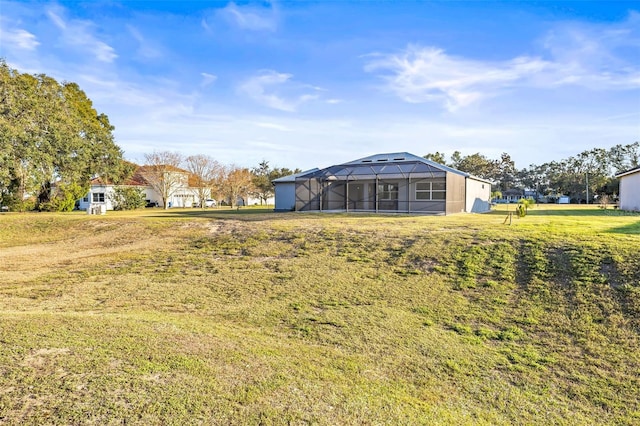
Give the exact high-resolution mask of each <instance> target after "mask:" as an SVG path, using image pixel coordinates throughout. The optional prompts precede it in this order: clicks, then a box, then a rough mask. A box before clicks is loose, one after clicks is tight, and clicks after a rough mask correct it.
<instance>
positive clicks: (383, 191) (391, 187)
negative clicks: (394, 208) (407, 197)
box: [378, 183, 398, 200]
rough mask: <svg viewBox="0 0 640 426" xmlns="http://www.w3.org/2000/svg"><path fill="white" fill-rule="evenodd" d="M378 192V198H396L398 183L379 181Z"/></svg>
mask: <svg viewBox="0 0 640 426" xmlns="http://www.w3.org/2000/svg"><path fill="white" fill-rule="evenodd" d="M378 194H379V199H380V200H397V199H398V184H397V183H381V184H380V185H378Z"/></svg>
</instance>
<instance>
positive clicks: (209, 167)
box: [140, 151, 300, 208]
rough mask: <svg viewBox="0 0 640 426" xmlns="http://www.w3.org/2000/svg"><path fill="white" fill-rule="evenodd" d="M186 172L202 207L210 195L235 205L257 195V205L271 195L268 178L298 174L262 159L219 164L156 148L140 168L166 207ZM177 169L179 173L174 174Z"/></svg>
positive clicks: (200, 157)
mask: <svg viewBox="0 0 640 426" xmlns="http://www.w3.org/2000/svg"><path fill="white" fill-rule="evenodd" d="M182 170H184V171H186V172H188V176H189V178H190V181H189V182H187V185H188V186H190V187H192V188H194V189H195V190H196V191H197V196H198V197H197V198H198V200H200V204H201V206H204V205H203V204H202V203H203V200H205V199H208V198H211V199H213V200H216V201H217V202H218V203H226V204H228V205H230V206H231V207H235V206H236V203H237V202H238V200H239V199H244V200H245V202H246V198H247V197H249V196H252V197H255V198H258V199H259V200H260V204H262V203H263V202H264V203H265V204H266V203H267V200H268V199H269V198H271V197H272V196H273V195H274V189H273V185H272V183H271V181H273V180H274V179H277V178H279V177H282V176H288V175H290V174H293V173H299V172H300V170H299V169H295V170H290V169H288V168H277V167H270V166H269V162H268V161H266V160H263V161H262V162H261V163H260V164H259V165H258V166H256V167H254V168H252V169H249V168H246V167H239V166H237V165H235V164H230V165H225V164H221V163H219V162H218V161H217V160H215V159H214V158H213V157H211V156H209V155H203V154H198V155H190V156H187V157H185V156H183V155H182V154H180V153H179V152H174V151H155V152H153V153H149V154H145V165H144V166H143V167H141V168H140V173H141V175H142V177H143V178H144V180H145V181H146V182H147V183H148V184H149V185H150V186H151V187H152V188H153V189H154V190H155V191H156V192H157V193H158V194H160V197H161V198H162V203H163V205H164V207H165V208H167V207H168V200H169V199H170V198H171V196H172V195H173V194H174V193H175V192H176V191H178V190H179V189H180V188H181V187H183V186H184V184H185V182H183V181H182V179H184V174H182V173H180V171H182ZM176 172H178V173H176Z"/></svg>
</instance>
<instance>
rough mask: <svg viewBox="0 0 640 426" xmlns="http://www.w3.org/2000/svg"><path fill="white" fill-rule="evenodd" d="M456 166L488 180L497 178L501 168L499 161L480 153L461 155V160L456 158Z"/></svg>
mask: <svg viewBox="0 0 640 426" xmlns="http://www.w3.org/2000/svg"><path fill="white" fill-rule="evenodd" d="M456 152H457V151H456ZM454 154H455V152H454ZM452 159H453V155H452ZM454 167H455V168H456V169H458V170H461V171H463V172H467V173H469V174H472V175H474V176H477V177H479V178H482V179H487V180H495V179H496V176H497V175H498V170H499V167H498V162H497V161H495V160H490V159H488V158H487V157H485V156H484V155H482V154H480V153H475V154H471V155H467V156H465V157H461V158H460V159H459V160H458V159H456V165H455V166H454Z"/></svg>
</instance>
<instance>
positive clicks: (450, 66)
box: [365, 12, 640, 111]
mask: <svg viewBox="0 0 640 426" xmlns="http://www.w3.org/2000/svg"><path fill="white" fill-rule="evenodd" d="M638 52H640V14H638V13H635V12H632V13H631V14H630V15H629V18H628V19H627V20H626V21H624V22H622V23H619V24H614V25H611V24H610V25H608V26H605V25H604V24H597V25H596V24H585V23H560V24H557V25H556V26H555V27H554V28H553V29H552V30H551V31H549V32H548V33H547V34H546V35H545V36H544V37H543V39H542V43H541V52H540V55H539V56H538V57H531V56H524V55H523V56H519V57H516V58H513V59H509V60H504V61H482V60H475V59H469V58H465V57H461V56H454V55H450V54H448V53H446V52H445V51H444V50H443V49H440V48H437V47H433V46H418V45H410V46H408V47H407V48H406V49H404V50H402V51H400V52H398V53H392V54H380V53H375V54H371V55H367V56H366V58H367V60H368V61H367V63H366V65H365V71H368V72H372V73H376V74H378V75H380V76H381V77H382V78H383V79H384V80H385V82H386V86H385V87H386V89H388V90H390V91H392V92H393V93H395V94H396V95H397V96H398V97H400V98H401V99H403V100H404V101H406V102H410V103H422V102H439V103H442V104H443V105H444V106H445V107H446V108H447V109H448V110H449V111H455V110H457V109H459V108H462V107H466V106H469V105H471V104H473V103H476V102H479V101H482V100H484V99H486V98H489V97H493V96H496V95H498V94H499V93H501V91H503V90H504V89H517V88H520V87H529V88H532V87H533V88H540V89H552V88H557V87H562V86H569V85H572V86H581V87H584V88H588V89H590V90H634V89H638V88H640V62H638V60H637V58H638Z"/></svg>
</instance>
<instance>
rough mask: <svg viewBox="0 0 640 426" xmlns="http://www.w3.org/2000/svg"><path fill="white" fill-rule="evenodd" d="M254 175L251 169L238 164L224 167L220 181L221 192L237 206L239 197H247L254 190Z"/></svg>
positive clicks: (232, 205) (230, 202)
mask: <svg viewBox="0 0 640 426" xmlns="http://www.w3.org/2000/svg"><path fill="white" fill-rule="evenodd" d="M252 178H253V175H252V174H251V172H250V171H249V169H246V168H241V167H238V166H236V165H231V166H227V167H224V169H223V172H222V173H221V174H220V178H219V181H218V184H219V188H220V192H221V193H222V194H223V195H224V197H225V198H226V199H227V200H229V204H231V207H235V206H236V204H237V203H238V198H245V197H246V196H247V195H248V194H249V193H250V192H252V191H253V189H254V188H253V179H252Z"/></svg>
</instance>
